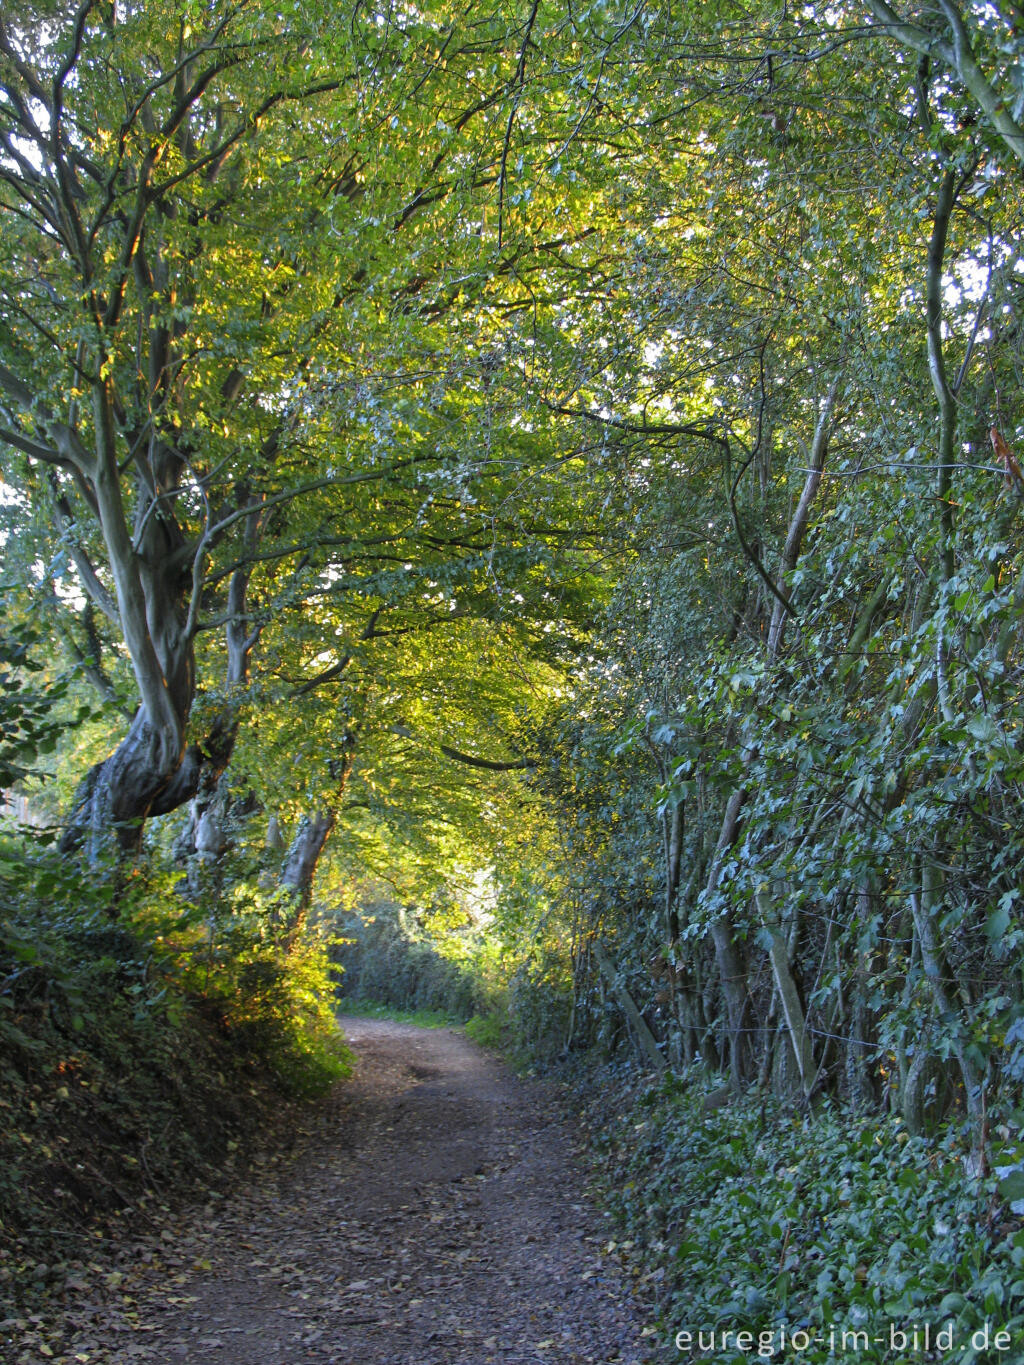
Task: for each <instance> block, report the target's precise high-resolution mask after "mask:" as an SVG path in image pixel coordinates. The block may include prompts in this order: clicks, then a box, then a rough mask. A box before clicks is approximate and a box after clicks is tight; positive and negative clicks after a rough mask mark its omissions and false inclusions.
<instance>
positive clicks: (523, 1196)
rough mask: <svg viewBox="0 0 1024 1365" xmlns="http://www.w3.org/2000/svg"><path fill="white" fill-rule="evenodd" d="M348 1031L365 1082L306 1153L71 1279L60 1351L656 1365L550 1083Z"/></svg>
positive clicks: (434, 1040)
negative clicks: (588, 1200) (68, 1329)
mask: <svg viewBox="0 0 1024 1365" xmlns="http://www.w3.org/2000/svg"><path fill="white" fill-rule="evenodd" d="M345 1031H346V1033H347V1035H348V1037H349V1038H350V1040H351V1042H352V1044H353V1047H354V1049H355V1052H356V1054H357V1057H358V1064H357V1068H356V1072H355V1076H354V1078H353V1079H352V1081H350V1082H348V1083H347V1084H345V1085H342V1086H340V1087H339V1088H338V1091H337V1096H336V1098H335V1099H334V1100H333V1101H331V1102H330V1103H329V1104H328V1105H326V1106H325V1107H324V1108H323V1110H322V1111H321V1112H320V1114H319V1117H318V1119H317V1121H316V1124H315V1127H313V1128H312V1129H311V1130H310V1131H308V1132H307V1133H306V1135H305V1137H304V1138H303V1139H302V1140H301V1142H300V1144H299V1147H298V1149H297V1150H296V1151H295V1152H294V1153H292V1155H291V1156H290V1157H287V1158H284V1159H272V1158H269V1157H268V1159H267V1160H266V1162H265V1163H264V1166H263V1168H262V1171H261V1172H260V1173H254V1174H253V1178H252V1185H251V1187H250V1188H249V1189H248V1190H244V1191H242V1192H241V1193H235V1194H233V1195H232V1196H231V1197H230V1199H227V1200H224V1201H221V1202H220V1203H219V1204H216V1203H215V1204H212V1205H210V1206H208V1207H207V1208H206V1209H205V1210H200V1211H199V1212H198V1213H197V1214H196V1215H195V1216H194V1217H193V1218H192V1219H190V1220H189V1222H188V1223H185V1222H182V1223H180V1224H179V1225H178V1226H174V1225H172V1226H171V1227H169V1228H164V1229H163V1230H162V1232H161V1234H160V1238H159V1240H155V1239H154V1240H152V1241H149V1242H138V1243H133V1244H132V1246H131V1247H130V1248H125V1249H124V1251H123V1252H122V1264H121V1266H120V1267H119V1268H118V1269H116V1270H114V1271H113V1272H111V1271H109V1270H106V1269H105V1270H104V1274H103V1277H102V1279H101V1280H100V1281H99V1283H98V1284H97V1283H96V1281H95V1280H89V1279H88V1277H86V1279H85V1280H83V1282H82V1283H81V1284H80V1285H77V1286H76V1285H75V1284H72V1285H71V1287H70V1297H68V1298H66V1299H65V1312H66V1314H67V1316H66V1318H65V1322H66V1323H67V1324H69V1325H70V1324H71V1323H72V1322H73V1323H74V1324H75V1330H74V1331H73V1332H72V1333H71V1334H70V1336H68V1337H65V1339H64V1342H63V1343H62V1349H59V1350H58V1352H54V1353H53V1354H52V1355H50V1356H49V1359H51V1360H59V1361H66V1362H67V1365H71V1362H75V1365H128V1363H129V1362H135V1361H156V1362H159V1365H174V1362H177V1361H184V1362H187V1365H488V1362H495V1365H499V1363H500V1365H525V1363H526V1362H530V1365H537V1362H547V1363H548V1365H570V1363H571V1365H585V1363H587V1362H590V1363H592V1365H638V1363H639V1362H642V1361H644V1360H646V1359H647V1353H646V1344H647V1342H646V1341H645V1338H644V1337H643V1336H642V1313H641V1310H640V1309H639V1307H638V1306H636V1305H635V1304H634V1303H633V1301H632V1299H631V1296H630V1291H629V1287H628V1283H627V1282H626V1281H625V1279H624V1277H623V1276H622V1274H621V1272H620V1271H619V1269H618V1267H617V1266H616V1264H615V1263H614V1262H612V1261H610V1260H608V1259H606V1258H605V1257H604V1256H603V1255H602V1254H601V1247H602V1243H603V1242H604V1241H606V1240H607V1238H608V1233H607V1230H602V1222H601V1218H600V1215H598V1214H596V1213H595V1212H594V1211H593V1210H592V1209H590V1208H589V1207H588V1206H586V1205H585V1204H584V1202H583V1198H582V1194H581V1187H582V1184H583V1178H582V1176H581V1174H580V1172H579V1170H578V1169H577V1168H576V1167H575V1166H574V1163H573V1157H572V1152H571V1136H570V1134H569V1133H568V1132H567V1131H566V1129H565V1126H564V1123H563V1121H562V1120H561V1119H560V1117H559V1115H558V1113H557V1110H556V1108H555V1105H554V1102H553V1099H552V1096H551V1095H550V1093H549V1091H548V1089H547V1088H546V1087H545V1086H544V1085H543V1084H541V1083H538V1082H530V1081H521V1080H517V1079H516V1078H515V1077H513V1076H511V1075H510V1074H509V1073H508V1072H507V1070H506V1069H505V1068H504V1067H503V1066H502V1065H501V1064H500V1062H498V1061H497V1060H496V1059H494V1058H492V1057H491V1056H489V1055H487V1054H485V1053H483V1052H482V1051H480V1050H479V1049H478V1048H476V1047H475V1046H474V1045H473V1044H472V1043H470V1042H468V1041H467V1040H466V1039H465V1038H464V1037H463V1036H462V1035H461V1034H458V1033H455V1032H453V1031H450V1030H447V1029H444V1030H426V1029H418V1028H413V1027H411V1026H408V1025H403V1024H394V1023H389V1022H382V1021H378V1020H362V1019H351V1020H346V1021H345ZM99 1269H100V1267H99V1266H96V1267H95V1270H96V1271H99ZM44 1330H45V1329H44ZM40 1339H45V1338H43V1337H41V1338H40ZM50 1340H54V1338H52V1337H51V1338H50ZM650 1345H652V1346H653V1338H651V1339H650ZM44 1358H45V1357H44V1356H42V1355H41V1356H39V1357H38V1360H33V1361H32V1365H39V1362H41V1361H42V1360H43V1359H44ZM15 1359H17V1357H16V1358H15ZM27 1359H28V1360H32V1357H31V1355H29V1356H28V1357H27Z"/></svg>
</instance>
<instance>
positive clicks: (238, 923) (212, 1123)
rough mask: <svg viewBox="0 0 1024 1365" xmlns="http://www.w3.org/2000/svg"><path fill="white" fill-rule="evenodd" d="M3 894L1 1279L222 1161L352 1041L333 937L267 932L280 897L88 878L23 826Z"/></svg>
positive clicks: (206, 1175)
mask: <svg viewBox="0 0 1024 1365" xmlns="http://www.w3.org/2000/svg"><path fill="white" fill-rule="evenodd" d="M0 894H2V896H3V900H4V912H3V917H2V919H0V1286H2V1285H3V1282H4V1281H13V1280H15V1279H16V1278H17V1271H18V1267H19V1264H20V1263H21V1260H23V1259H24V1254H25V1253H26V1249H27V1248H34V1249H35V1251H36V1252H38V1253H39V1254H42V1253H43V1252H44V1251H45V1252H46V1253H47V1255H46V1257H45V1259H46V1260H47V1261H52V1260H53V1255H55V1254H56V1253H53V1254H51V1253H50V1251H49V1248H54V1247H55V1248H56V1250H57V1251H60V1250H62V1249H63V1251H64V1253H65V1254H67V1253H69V1252H71V1251H78V1252H80V1251H81V1250H82V1248H83V1247H86V1246H87V1245H88V1243H89V1240H90V1239H91V1238H92V1237H93V1236H94V1235H95V1229H96V1227H97V1220H100V1221H101V1222H102V1220H103V1219H109V1218H111V1217H116V1216H117V1215H118V1213H119V1211H122V1210H123V1211H125V1212H127V1211H129V1210H131V1209H135V1210H143V1209H144V1208H145V1207H146V1205H147V1202H148V1201H152V1200H162V1199H172V1198H177V1197H179V1196H181V1195H182V1194H183V1193H184V1192H185V1191H186V1190H187V1188H188V1187H190V1186H194V1185H195V1184H196V1183H197V1182H199V1183H200V1184H203V1183H207V1182H209V1181H210V1180H212V1179H214V1178H215V1177H216V1173H217V1172H224V1171H226V1170H228V1171H229V1170H230V1168H231V1166H232V1165H233V1164H234V1163H235V1162H236V1161H237V1160H238V1159H239V1157H240V1154H241V1153H243V1152H244V1150H245V1146H246V1143H247V1140H248V1139H249V1138H250V1137H251V1136H252V1134H253V1133H254V1131H255V1128H256V1126H257V1124H258V1122H259V1120H260V1119H261V1117H264V1116H265V1115H267V1114H269V1113H271V1112H273V1110H274V1109H277V1108H279V1107H280V1104H281V1099H282V1097H287V1098H289V1099H304V1098H306V1097H309V1096H313V1095H316V1094H319V1093H321V1092H322V1091H323V1090H325V1089H326V1088H327V1086H329V1085H330V1084H331V1082H332V1081H333V1080H334V1079H336V1078H337V1077H339V1076H341V1075H343V1074H345V1072H346V1069H347V1052H346V1050H345V1048H344V1044H343V1042H342V1040H341V1037H340V1034H339V1031H338V1029H337V1026H336V1023H335V1021H334V1018H333V1014H332V1012H331V1008H330V995H331V990H332V984H331V981H330V977H329V964H328V960H327V954H326V948H325V945H323V944H321V943H317V942H316V941H310V940H308V939H305V938H299V937H297V936H292V937H288V936H284V935H282V934H280V933H279V932H277V930H276V929H275V923H276V920H277V919H279V916H278V915H277V913H276V911H275V908H274V907H273V906H272V905H260V904H259V902H258V901H257V900H256V899H255V898H254V897H252V896H249V897H247V898H244V903H235V904H231V905H227V904H224V903H214V904H207V905H205V906H202V907H200V906H189V905H186V904H184V903H182V901H181V898H180V896H179V895H177V894H176V893H175V890H174V888H173V887H170V886H168V885H167V883H166V881H163V880H161V879H160V878H158V877H157V878H152V879H150V878H147V877H146V876H145V875H142V874H132V875H130V876H128V877H127V878H123V879H122V881H121V883H120V884H118V883H117V882H115V881H113V880H111V881H108V882H103V881H102V880H98V879H93V878H89V879H88V880H86V879H84V878H82V877H81V876H80V875H78V874H76V873H75V872H74V871H72V870H71V869H70V868H69V867H68V866H67V865H66V864H64V863H62V862H61V860H60V859H59V858H58V857H56V856H55V855H54V854H52V853H51V852H50V851H49V850H47V849H46V848H42V847H38V846H35V845H33V844H32V843H31V842H30V841H28V840H26V839H25V838H22V837H18V838H15V837H9V838H7V839H6V840H5V841H4V842H3V843H2V844H0ZM19 1258H21V1259H19ZM7 1288H8V1289H9V1288H10V1285H8V1286H7Z"/></svg>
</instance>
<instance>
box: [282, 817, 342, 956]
mask: <svg viewBox="0 0 1024 1365" xmlns="http://www.w3.org/2000/svg"><path fill="white" fill-rule="evenodd" d="M336 823H337V812H336V811H335V810H334V809H330V810H328V809H321V810H318V811H314V812H313V813H312V814H311V815H304V816H303V817H302V819H301V820H300V821H299V828H298V829H297V830H296V833H295V837H294V839H292V842H291V846H290V847H289V849H288V853H287V855H286V857H285V860H284V863H283V865H282V867H281V876H280V885H281V886H282V887H283V888H284V890H285V891H287V892H288V893H289V894H290V896H291V897H292V900H293V905H294V909H293V921H292V924H291V925H290V926H289V927H290V928H291V929H292V930H293V931H294V930H296V929H299V928H301V926H302V922H303V920H304V919H305V917H306V911H307V910H308V909H309V907H310V904H311V902H312V899H313V876H314V874H315V872H316V866H317V863H318V862H319V861H320V854H321V853H322V852H323V851H324V846H325V845H326V843H327V840H328V839H329V838H330V836H331V831H332V830H333V829H334V826H335V824H336Z"/></svg>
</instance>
